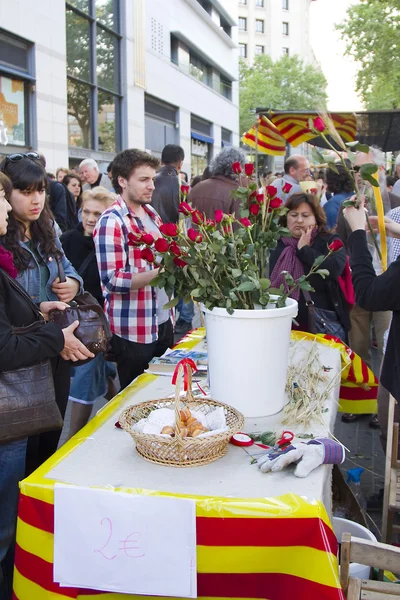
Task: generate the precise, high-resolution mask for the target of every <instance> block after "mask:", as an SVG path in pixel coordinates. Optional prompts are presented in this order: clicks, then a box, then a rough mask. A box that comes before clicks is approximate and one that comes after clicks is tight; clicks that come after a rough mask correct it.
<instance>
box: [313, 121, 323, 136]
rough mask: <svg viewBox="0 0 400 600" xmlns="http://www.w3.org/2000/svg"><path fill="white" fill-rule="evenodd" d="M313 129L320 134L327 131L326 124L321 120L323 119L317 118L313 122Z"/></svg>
mask: <svg viewBox="0 0 400 600" xmlns="http://www.w3.org/2000/svg"><path fill="white" fill-rule="evenodd" d="M313 127H314V129H316V130H317V131H319V132H320V133H322V132H323V131H325V129H326V126H325V123H324V121H323V120H322V119H321V117H315V119H314V121H313Z"/></svg>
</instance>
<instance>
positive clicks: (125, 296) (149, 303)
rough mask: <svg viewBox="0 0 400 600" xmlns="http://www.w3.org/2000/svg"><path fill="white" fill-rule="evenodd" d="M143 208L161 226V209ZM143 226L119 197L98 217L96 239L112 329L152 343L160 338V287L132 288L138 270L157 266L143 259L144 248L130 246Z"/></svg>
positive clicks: (97, 255) (142, 341) (141, 271)
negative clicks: (133, 237)
mask: <svg viewBox="0 0 400 600" xmlns="http://www.w3.org/2000/svg"><path fill="white" fill-rule="evenodd" d="M143 208H144V210H145V211H146V212H147V214H148V215H150V217H151V218H152V219H153V221H154V223H155V224H156V225H157V227H160V225H161V224H162V221H161V219H160V217H159V216H158V214H157V212H156V211H155V210H154V209H153V208H152V207H151V206H149V205H144V206H143ZM143 229H144V228H143V225H142V223H141V221H140V219H138V218H137V217H135V215H134V214H133V213H132V212H131V211H130V210H129V208H128V206H127V205H126V203H125V202H124V201H123V199H122V198H121V196H118V197H117V199H116V200H115V202H114V204H112V205H111V206H110V207H109V208H108V209H107V210H106V211H105V212H104V213H103V214H102V215H101V217H100V219H99V220H98V222H97V225H96V228H95V230H94V234H93V239H94V244H95V248H96V258H97V265H98V267H99V272H100V281H101V287H102V291H103V296H104V298H105V303H104V310H105V313H106V315H107V317H108V320H109V322H110V327H111V331H112V332H113V333H115V334H116V335H118V336H119V337H122V338H125V339H127V340H130V341H131V342H138V343H140V344H150V343H151V342H155V341H156V340H157V332H158V323H157V290H156V289H155V288H153V287H151V286H150V285H146V286H145V287H143V288H140V289H138V290H131V283H132V279H133V278H134V276H135V273H143V272H145V271H151V270H152V269H154V266H153V265H151V264H149V263H148V262H147V261H145V260H143V259H142V258H141V256H140V250H141V248H140V247H137V246H128V234H129V233H131V232H139V231H141V230H143Z"/></svg>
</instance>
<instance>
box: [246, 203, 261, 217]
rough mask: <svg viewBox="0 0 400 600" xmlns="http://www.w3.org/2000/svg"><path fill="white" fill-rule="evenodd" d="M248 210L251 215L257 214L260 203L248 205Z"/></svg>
mask: <svg viewBox="0 0 400 600" xmlns="http://www.w3.org/2000/svg"><path fill="white" fill-rule="evenodd" d="M249 211H250V213H251V214H252V215H254V216H257V215H258V213H259V212H260V205H259V204H255V203H254V204H251V205H250V207H249Z"/></svg>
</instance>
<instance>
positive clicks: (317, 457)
mask: <svg viewBox="0 0 400 600" xmlns="http://www.w3.org/2000/svg"><path fill="white" fill-rule="evenodd" d="M344 459H345V451H344V448H343V446H342V444H340V443H339V442H334V441H333V440H330V439H328V438H319V439H315V440H311V441H310V442H308V443H307V444H296V445H293V444H291V445H290V446H288V447H287V448H286V449H285V450H282V451H281V452H272V453H269V454H263V455H262V456H260V458H259V459H258V460H257V466H258V468H259V469H260V470H261V472H262V473H269V472H270V471H272V472H274V471H281V470H282V469H284V468H285V467H287V466H288V465H290V464H292V463H297V466H296V469H295V471H294V474H295V475H296V477H307V475H308V474H309V473H311V471H313V469H315V468H316V467H319V465H323V464H330V465H334V464H338V465H339V464H341V463H342V462H343V461H344Z"/></svg>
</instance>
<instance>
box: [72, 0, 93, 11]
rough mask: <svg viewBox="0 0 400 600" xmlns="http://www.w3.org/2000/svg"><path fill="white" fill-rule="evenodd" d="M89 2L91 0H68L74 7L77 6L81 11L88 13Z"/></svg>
mask: <svg viewBox="0 0 400 600" xmlns="http://www.w3.org/2000/svg"><path fill="white" fill-rule="evenodd" d="M89 1H90V0H68V3H69V4H71V5H72V6H75V8H77V9H79V10H81V11H82V12H85V13H88V12H89Z"/></svg>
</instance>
